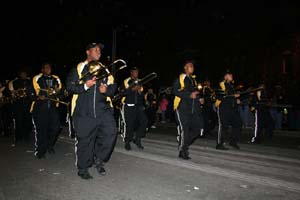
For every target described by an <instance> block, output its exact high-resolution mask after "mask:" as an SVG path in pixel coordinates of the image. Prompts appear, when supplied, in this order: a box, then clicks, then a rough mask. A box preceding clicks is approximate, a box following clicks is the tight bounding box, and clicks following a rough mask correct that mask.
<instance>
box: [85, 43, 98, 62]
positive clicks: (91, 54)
mask: <svg viewBox="0 0 300 200" xmlns="http://www.w3.org/2000/svg"><path fill="white" fill-rule="evenodd" d="M86 54H87V56H88V58H89V59H90V60H91V61H92V60H93V61H97V60H99V59H100V57H101V49H100V48H99V47H98V46H96V47H94V48H90V49H89V50H87V51H86Z"/></svg>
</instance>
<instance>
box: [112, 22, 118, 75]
mask: <svg viewBox="0 0 300 200" xmlns="http://www.w3.org/2000/svg"><path fill="white" fill-rule="evenodd" d="M117 29H118V28H113V33H112V34H113V39H112V56H111V58H112V59H111V61H112V62H114V61H115V60H116V57H117ZM115 68H116V66H115V65H113V66H112V73H113V76H115V72H116V69H115Z"/></svg>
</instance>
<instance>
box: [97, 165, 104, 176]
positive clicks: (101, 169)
mask: <svg viewBox="0 0 300 200" xmlns="http://www.w3.org/2000/svg"><path fill="white" fill-rule="evenodd" d="M96 169H97V172H98V173H99V174H100V175H102V176H105V175H106V171H105V169H104V167H103V166H97V167H96Z"/></svg>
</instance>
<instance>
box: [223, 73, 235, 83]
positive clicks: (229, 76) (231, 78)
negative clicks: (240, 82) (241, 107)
mask: <svg viewBox="0 0 300 200" xmlns="http://www.w3.org/2000/svg"><path fill="white" fill-rule="evenodd" d="M225 80H226V81H228V82H231V81H232V80H233V75H232V74H226V75H225Z"/></svg>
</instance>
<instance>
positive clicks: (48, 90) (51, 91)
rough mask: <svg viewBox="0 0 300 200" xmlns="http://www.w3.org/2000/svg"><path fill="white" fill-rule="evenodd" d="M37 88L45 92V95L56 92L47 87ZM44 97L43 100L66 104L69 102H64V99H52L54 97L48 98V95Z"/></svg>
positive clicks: (51, 94)
mask: <svg viewBox="0 0 300 200" xmlns="http://www.w3.org/2000/svg"><path fill="white" fill-rule="evenodd" d="M39 90H40V91H44V92H46V93H47V96H53V95H55V94H57V92H56V90H55V89H53V88H47V89H44V88H39ZM44 99H45V100H50V101H54V102H56V103H60V104H64V105H66V106H69V104H70V102H64V101H61V100H58V99H54V98H50V97H45V98H44Z"/></svg>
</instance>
